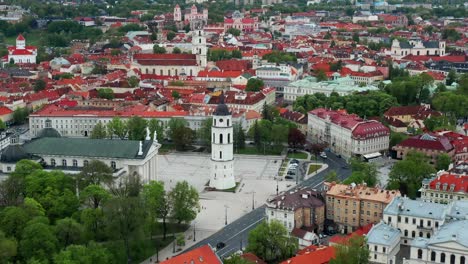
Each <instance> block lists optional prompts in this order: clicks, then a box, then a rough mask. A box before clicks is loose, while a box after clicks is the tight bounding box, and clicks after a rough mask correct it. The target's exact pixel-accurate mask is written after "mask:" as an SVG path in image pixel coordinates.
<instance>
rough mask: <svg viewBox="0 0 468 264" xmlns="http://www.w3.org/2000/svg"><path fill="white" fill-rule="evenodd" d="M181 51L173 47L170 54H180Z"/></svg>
mask: <svg viewBox="0 0 468 264" xmlns="http://www.w3.org/2000/svg"><path fill="white" fill-rule="evenodd" d="M181 53H182V51H181V50H180V49H179V48H178V47H175V48H173V49H172V54H181Z"/></svg>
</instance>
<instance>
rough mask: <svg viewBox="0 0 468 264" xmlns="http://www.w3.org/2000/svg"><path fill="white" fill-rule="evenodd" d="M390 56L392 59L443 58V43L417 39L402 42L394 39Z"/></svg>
mask: <svg viewBox="0 0 468 264" xmlns="http://www.w3.org/2000/svg"><path fill="white" fill-rule="evenodd" d="M391 55H392V57H394V58H402V57H404V56H407V55H414V56H444V55H445V41H422V40H421V39H419V38H411V39H410V40H409V42H402V41H399V40H398V39H394V40H393V42H392V47H391Z"/></svg>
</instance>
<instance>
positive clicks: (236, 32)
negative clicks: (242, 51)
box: [226, 28, 241, 37]
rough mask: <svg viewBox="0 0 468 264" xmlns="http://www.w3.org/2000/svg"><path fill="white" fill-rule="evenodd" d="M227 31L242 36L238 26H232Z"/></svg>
mask: <svg viewBox="0 0 468 264" xmlns="http://www.w3.org/2000/svg"><path fill="white" fill-rule="evenodd" d="M226 33H228V34H231V35H233V36H235V37H238V36H240V34H241V31H240V30H239V29H237V28H230V29H228V30H227V31H226Z"/></svg>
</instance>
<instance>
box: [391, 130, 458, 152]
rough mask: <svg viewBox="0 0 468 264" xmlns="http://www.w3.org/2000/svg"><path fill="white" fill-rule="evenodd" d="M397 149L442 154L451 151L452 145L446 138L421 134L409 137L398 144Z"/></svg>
mask: <svg viewBox="0 0 468 264" xmlns="http://www.w3.org/2000/svg"><path fill="white" fill-rule="evenodd" d="M397 147H407V148H418V149H430V150H440V151H444V152H449V151H451V150H452V149H453V145H452V144H451V143H450V141H449V139H448V138H447V137H444V136H438V135H435V134H422V135H417V136H414V137H410V138H408V139H405V140H403V141H402V142H400V143H399V144H398V145H397Z"/></svg>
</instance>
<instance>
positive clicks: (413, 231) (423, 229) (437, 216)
mask: <svg viewBox="0 0 468 264" xmlns="http://www.w3.org/2000/svg"><path fill="white" fill-rule="evenodd" d="M446 207H447V206H446V205H444V204H436V203H430V202H424V201H421V200H411V199H409V198H407V197H395V198H394V199H393V200H392V202H391V203H390V204H389V205H388V206H387V207H386V208H385V210H384V221H385V222H386V223H387V224H388V225H391V226H393V227H395V228H398V229H400V230H401V232H402V240H403V241H402V243H403V244H405V245H410V244H411V242H412V241H413V240H414V239H416V238H418V237H425V238H431V237H432V235H433V234H434V231H435V230H437V229H438V228H439V227H440V226H442V225H443V224H444V222H445V214H446Z"/></svg>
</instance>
